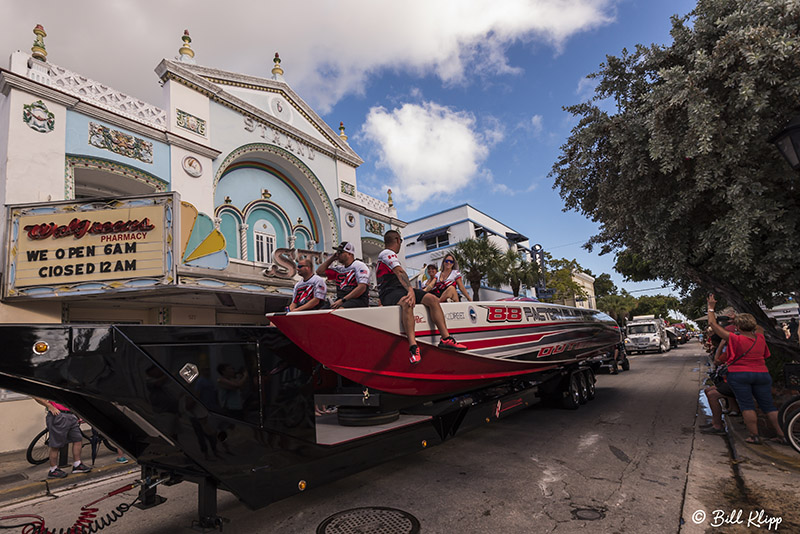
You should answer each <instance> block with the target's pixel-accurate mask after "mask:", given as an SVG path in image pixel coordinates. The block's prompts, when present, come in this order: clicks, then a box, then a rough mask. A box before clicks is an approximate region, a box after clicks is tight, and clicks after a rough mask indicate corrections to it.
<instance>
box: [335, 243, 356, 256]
mask: <svg viewBox="0 0 800 534" xmlns="http://www.w3.org/2000/svg"><path fill="white" fill-rule="evenodd" d="M336 252H349V253H350V254H353V255H355V253H356V247H354V246H353V244H352V243H348V242H347V241H342V242H341V243H339V246H338V247H336Z"/></svg>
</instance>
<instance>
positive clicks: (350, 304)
mask: <svg viewBox="0 0 800 534" xmlns="http://www.w3.org/2000/svg"><path fill="white" fill-rule="evenodd" d="M355 253H356V248H355V247H354V246H353V244H352V243H348V242H347V241H342V243H340V244H339V246H338V247H337V248H336V251H335V252H334V253H333V254H331V255H330V257H329V258H328V259H327V260H325V262H324V263H323V264H322V265H320V266H319V267H318V268H317V274H318V275H320V276H323V275H324V276H327V277H328V279H330V280H336V302H334V303H333V305H332V306H331V308H333V309H334V310H336V309H339V308H366V307H367V306H369V291H367V284H369V268H368V267H367V266H366V265H365V264H364V262H363V261H359V260H357V259H356V256H355ZM333 260H339V263H340V264H341V265H337V266H335V267H331V263H333Z"/></svg>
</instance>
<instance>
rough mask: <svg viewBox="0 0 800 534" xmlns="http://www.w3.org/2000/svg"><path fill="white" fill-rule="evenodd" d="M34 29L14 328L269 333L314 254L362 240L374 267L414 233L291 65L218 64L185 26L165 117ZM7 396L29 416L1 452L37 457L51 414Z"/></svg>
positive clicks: (20, 117)
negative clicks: (226, 67) (402, 232)
mask: <svg viewBox="0 0 800 534" xmlns="http://www.w3.org/2000/svg"><path fill="white" fill-rule="evenodd" d="M33 33H34V36H35V42H34V45H33V47H32V49H31V52H30V53H26V52H19V51H18V52H14V53H13V54H11V57H10V61H9V63H8V64H7V68H6V66H2V67H0V201H1V202H0V203H2V205H3V207H4V216H3V217H2V219H0V232H2V235H4V236H5V240H4V243H5V245H4V247H2V251H1V252H0V254H2V259H1V261H0V266H1V267H0V269H2V300H1V301H0V323H140V324H172V325H177V324H195V325H212V324H219V325H224V324H237V325H241V324H244V325H258V324H265V317H264V313H265V312H268V311H275V310H280V309H282V308H283V307H284V306H286V305H287V304H288V300H289V298H290V296H291V290H292V287H293V285H294V283H295V281H296V280H297V279H299V278H298V276H297V273H296V269H295V262H296V260H297V259H299V258H301V257H311V258H313V259H314V260H315V262H317V263H319V262H320V261H321V260H322V256H323V254H326V253H328V252H329V251H331V250H332V249H333V248H334V247H335V246H336V245H337V244H338V243H340V242H342V241H348V242H351V243H353V244H354V245H355V247H356V250H357V254H356V256H357V257H359V258H362V259H364V260H365V261H366V262H367V263H368V264H369V263H372V262H373V261H374V260H375V259H376V258H377V255H378V253H379V252H380V250H381V249H382V235H383V233H384V232H385V231H386V230H389V229H391V228H403V227H404V226H405V223H403V222H402V221H400V220H398V219H397V212H396V210H395V208H394V206H393V205H392V200H391V192H388V195H387V200H386V201H383V200H379V199H376V198H373V197H370V196H368V195H365V194H364V193H362V192H360V191H359V190H358V181H357V178H356V169H357V168H358V166H359V165H360V164H361V163H362V160H361V159H360V158H359V156H358V155H357V154H356V153H355V152H354V151H353V150H352V148H350V146H349V145H348V143H347V136H346V135H345V134H344V127H343V126H342V125H340V128H339V131H338V132H336V131H335V130H334V129H333V128H331V127H330V126H329V125H327V124H326V123H325V122H324V121H323V120H322V118H321V117H320V116H319V115H317V113H315V111H314V110H313V109H311V107H310V106H309V105H308V104H306V103H305V102H304V101H303V99H302V98H301V97H300V96H299V95H297V94H296V93H295V92H294V91H293V90H292V88H291V87H290V86H289V85H288V84H287V83H286V81H285V79H284V71H283V67H282V65H281V60H280V58H279V57H278V55H277V54H275V57H274V59H273V60H272V61H273V65H274V66H273V68H272V73H271V76H270V77H269V78H261V77H256V76H250V75H245V74H238V73H232V72H226V71H222V70H218V69H215V68H210V67H205V66H201V65H199V64H198V63H197V62H196V60H195V54H194V51H193V50H192V47H191V39H190V37H189V35H188V32H186V33H185V34H184V35H183V37H182V38H181V39H182V41H181V42H178V41H177V39H176V43H177V45H178V46H179V47H180V48H179V56H178V57H177V58H176V59H164V60H162V61H161V62H160V63H159V64H158V65H157V67H156V75H157V77H158V80H159V81H160V83H161V84H162V85H163V105H162V107H157V106H155V105H152V104H149V103H146V102H142V101H140V100H138V99H136V98H135V97H132V96H129V95H125V94H123V93H120V92H119V91H116V90H114V89H112V88H111V87H109V86H107V85H105V84H104V83H102V82H98V81H94V80H91V79H89V78H87V77H85V76H82V75H80V74H78V73H75V72H72V71H70V70H68V69H67V68H64V67H61V66H58V65H56V64H54V63H52V62H51V59H53V58H54V57H57V55H58V52H57V50H56V51H53V50H47V48H46V44H45V42H46V33H45V30H44V28H42V27H41V26H37V27H36V28H35V29H34V32H33ZM87 52H88V51H87ZM48 54H49V56H48ZM142 75H147V73H142ZM3 399H5V400H6V401H8V402H14V403H15V404H16V403H23V404H20V406H18V407H17V408H18V409H17V410H16V412H17V416H16V417H11V416H9V411H10V410H7V409H5V408H4V407H3V405H6V403H2V404H1V405H0V421H3V422H5V423H6V428H7V429H10V430H11V432H7V433H6V434H8V435H9V436H11V437H8V438H3V437H0V451H3V450H13V449H15V448H21V447H22V446H24V445H23V444H21V443H17V442H15V440H17V441H18V440H19V438H15V437H14V436H15V435H16V434H18V433H19V434H20V435H23V434H24V435H26V437H27V434H26V433H27V428H39V427H41V425H42V422H43V418H41V417H40V416H41V413H40V410H39V409H38V408H34V407H33V406H31V405H32V404H33V403H32V401H30V400H22V399H20V400H17V398H16V396H15V394H13V393H11V392H2V397H0V400H3ZM6 407H9V406H8V405H6ZM20 410H21V411H20ZM27 412H31V413H32V414H35V415H33V416H32V417H33V418H34V419H35V420H34V421H33V423H34V424H33V425H32V426H31V424H30V423H29V422H25V419H26V418H25V417H24V414H25V413H27ZM28 419H29V418H28ZM20 421H22V422H20ZM20 425H22V427H21V426H20ZM23 427H24V428H23ZM17 431H19V432H17ZM34 433H35V432H34ZM32 435H33V434H30V436H32ZM2 439H6V442H3V441H2ZM27 439H28V440H29V439H30V437H27Z"/></svg>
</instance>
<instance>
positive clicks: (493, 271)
mask: <svg viewBox="0 0 800 534" xmlns="http://www.w3.org/2000/svg"><path fill="white" fill-rule="evenodd" d="M452 253H453V256H455V258H456V261H457V262H458V266H459V270H460V271H461V272H462V273H464V278H466V279H467V281H468V282H469V284H470V286H471V288H472V298H473V299H474V300H480V298H479V296H480V290H481V281H482V280H483V279H484V278H489V280H488V282H489V284H490V285H497V286H500V285H502V282H501V283H498V280H497V278H498V271H499V270H500V269H499V266H500V262H501V257H502V253H501V252H500V249H499V248H498V247H497V245H495V244H494V243H492V242H491V241H489V239H488V238H487V237H480V238H477V239H465V240H464V241H461V242H459V243H458V245H456V246H455V248H453V250H452ZM490 275H491V276H490Z"/></svg>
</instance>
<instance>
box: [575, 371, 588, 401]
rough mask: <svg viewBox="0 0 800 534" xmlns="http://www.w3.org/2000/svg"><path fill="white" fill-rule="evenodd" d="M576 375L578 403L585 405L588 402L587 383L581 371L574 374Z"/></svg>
mask: <svg viewBox="0 0 800 534" xmlns="http://www.w3.org/2000/svg"><path fill="white" fill-rule="evenodd" d="M575 374H577V375H578V391H580V401H579V402H580V403H581V404H586V403H587V402H588V401H589V382H588V380H586V374H585V373H584V372H583V371H578V372H577V373H575Z"/></svg>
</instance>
